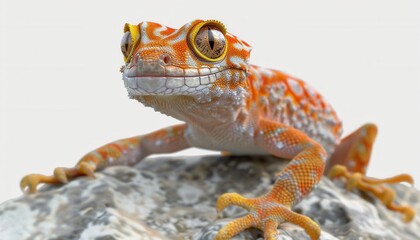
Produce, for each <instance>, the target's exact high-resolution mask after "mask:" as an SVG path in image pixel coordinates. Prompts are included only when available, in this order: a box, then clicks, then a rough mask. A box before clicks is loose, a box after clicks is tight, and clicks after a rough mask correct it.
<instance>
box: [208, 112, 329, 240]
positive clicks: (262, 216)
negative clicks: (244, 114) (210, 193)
mask: <svg viewBox="0 0 420 240" xmlns="http://www.w3.org/2000/svg"><path fill="white" fill-rule="evenodd" d="M255 138H256V143H257V144H258V145H259V146H261V147H262V148H264V149H266V150H267V151H268V152H269V153H271V154H273V155H275V156H278V157H281V158H289V159H292V161H291V162H290V164H289V165H288V166H287V167H286V168H284V169H283V170H282V171H281V172H280V173H279V174H278V176H277V180H276V182H275V184H274V186H273V188H272V189H271V191H270V192H268V193H267V194H265V195H263V196H261V197H257V198H251V199H247V198H245V197H242V196H241V195H239V194H237V193H225V194H223V195H222V196H220V198H219V199H218V201H217V205H216V208H217V211H218V212H220V211H222V210H223V209H224V208H226V207H227V206H229V205H237V206H240V207H243V208H245V209H247V210H249V215H247V216H245V217H242V218H239V219H237V220H234V221H233V222H231V223H229V224H228V225H226V226H225V227H223V228H222V229H221V230H220V231H219V233H218V234H217V236H216V238H215V239H216V240H224V239H230V238H232V237H233V236H235V235H236V234H238V233H239V232H241V231H243V230H245V229H247V228H250V227H256V228H259V229H261V230H263V232H264V239H266V240H274V239H277V238H276V236H277V235H278V231H277V227H278V226H279V225H280V224H282V223H284V222H290V223H293V224H296V225H299V226H301V227H302V228H304V229H305V231H306V232H307V234H308V235H309V236H310V237H311V239H312V240H315V239H318V238H319V236H320V228H319V226H318V224H316V223H315V222H314V221H312V220H311V219H310V218H309V217H306V216H304V215H301V214H298V213H295V212H293V211H292V210H291V208H292V206H293V205H295V204H296V203H298V202H299V201H300V200H301V199H302V198H303V197H304V196H306V195H307V194H309V193H310V192H311V191H312V189H313V187H315V185H316V183H317V182H318V181H319V180H320V178H321V176H322V173H323V171H324V166H325V160H326V157H327V155H326V152H325V150H324V148H323V147H322V146H321V145H320V144H318V143H317V142H315V141H313V140H312V139H311V138H309V137H308V136H306V135H305V134H303V133H302V132H300V131H299V130H297V129H295V128H292V127H290V126H286V125H283V124H281V123H278V122H274V121H270V120H265V119H264V120H260V121H259V124H258V130H257V131H256V134H255Z"/></svg>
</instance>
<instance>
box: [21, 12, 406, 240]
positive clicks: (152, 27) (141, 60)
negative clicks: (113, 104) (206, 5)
mask: <svg viewBox="0 0 420 240" xmlns="http://www.w3.org/2000/svg"><path fill="white" fill-rule="evenodd" d="M121 49H122V52H123V54H124V60H125V62H126V64H125V66H123V67H122V68H121V72H122V73H123V80H124V84H125V86H126V88H127V91H128V94H129V96H130V98H133V99H136V100H138V101H140V102H142V103H143V104H144V105H146V106H150V107H153V108H154V109H155V110H156V111H159V112H162V113H164V114H167V115H169V116H172V117H175V118H177V119H179V120H182V121H184V122H185V123H184V124H180V125H176V126H172V127H168V128H165V129H162V130H159V131H156V132H152V133H150V134H147V135H142V136H138V137H132V138H128V139H123V140H119V141H116V142H113V143H110V144H107V145H105V146H103V147H100V148H98V149H96V150H94V151H92V152H90V153H88V154H87V155H85V156H84V157H83V158H82V159H81V160H80V161H79V162H78V163H77V165H76V166H75V167H73V168H56V169H55V171H54V175H53V176H44V175H39V174H31V175H28V176H26V177H24V178H23V179H22V182H21V187H22V188H23V189H24V188H26V187H28V188H29V190H30V191H31V192H35V191H36V188H37V185H38V184H39V183H66V182H68V180H69V179H72V178H75V177H77V176H80V175H88V176H92V177H93V176H94V171H97V170H100V169H103V168H105V167H107V166H109V165H119V164H134V163H136V162H138V161H140V160H141V159H143V158H145V157H146V156H149V155H151V154H157V153H170V152H175V151H179V150H182V149H186V148H189V147H199V148H204V149H212V150H218V151H223V152H229V153H231V154H272V155H275V156H278V157H281V158H286V159H290V160H291V162H290V164H289V165H288V166H287V167H286V168H285V169H283V170H282V171H281V172H280V173H279V174H278V176H277V180H276V182H275V184H274V185H273V188H272V190H271V191H270V192H268V193H267V194H265V195H263V196H261V197H257V198H252V199H247V198H244V197H242V196H241V195H239V194H236V193H226V194H223V195H222V196H220V198H219V199H218V201H217V204H216V208H217V211H218V212H221V211H222V210H223V209H224V208H225V207H227V206H229V205H238V206H241V207H243V208H245V209H247V210H249V214H248V215H246V216H244V217H242V218H239V219H236V220H234V221H232V222H231V223H230V224H228V225H227V226H225V227H224V228H222V229H221V230H220V231H219V233H218V235H217V236H216V239H217V240H220V239H230V238H231V237H233V236H234V235H236V234H238V233H239V232H241V231H243V230H245V229H247V228H249V227H256V228H259V229H261V230H262V231H263V232H264V238H265V239H275V238H276V235H277V234H278V231H277V228H278V227H279V225H281V224H282V223H284V222H291V223H294V224H297V225H299V226H301V227H303V228H304V229H305V230H306V232H307V233H308V235H309V236H310V238H311V239H318V238H319V236H320V228H319V226H318V225H317V224H316V223H315V222H314V221H312V220H311V219H310V218H308V217H306V216H303V215H300V214H297V213H295V212H293V211H292V210H291V207H292V206H293V205H295V204H296V203H298V202H299V201H300V200H301V199H302V198H303V197H305V196H306V195H307V194H309V193H310V192H311V191H312V189H313V188H314V187H315V186H316V184H317V182H318V181H319V180H320V178H321V176H322V174H323V173H324V170H325V166H327V171H328V172H330V175H331V176H332V177H339V176H341V177H344V178H345V179H346V180H347V183H348V187H349V188H350V189H351V188H358V189H360V190H362V191H366V192H370V193H372V194H373V195H375V196H376V197H377V198H379V199H380V200H382V201H383V202H384V204H385V205H386V206H387V207H388V208H389V209H391V210H395V211H399V212H401V213H403V214H404V216H405V220H406V221H409V220H411V219H412V218H413V216H414V211H413V210H412V209H411V208H409V207H407V206H397V205H395V204H394V203H393V198H394V195H393V194H394V193H393V191H392V190H390V189H389V188H387V187H385V186H383V185H382V183H396V182H400V181H407V182H412V179H411V177H410V176H408V175H399V176H396V177H394V178H390V179H385V180H376V179H372V178H368V177H365V176H364V175H365V172H366V167H367V164H368V161H369V156H370V152H371V148H372V144H373V141H374V139H375V136H376V127H375V125H373V124H367V125H365V126H363V127H361V128H360V129H359V130H357V131H356V132H354V133H353V134H351V135H350V136H348V137H346V138H344V139H343V140H340V137H341V132H342V128H341V121H340V120H339V119H338V117H337V115H336V113H335V111H334V110H333V108H332V107H331V106H330V105H329V104H328V103H327V102H326V100H325V99H324V98H323V97H322V96H321V95H320V94H319V93H318V92H317V91H316V90H314V89H313V88H312V87H310V86H309V85H308V84H306V83H305V82H303V81H301V80H299V79H297V78H295V77H292V76H289V75H287V74H285V73H283V72H280V71H277V70H271V69H266V68H262V67H258V66H254V65H249V63H248V60H249V56H250V51H251V47H250V46H249V45H248V44H247V43H246V42H244V41H242V40H240V39H238V38H237V37H236V36H234V35H232V34H230V33H228V32H226V29H225V27H224V25H223V24H222V23H220V22H218V21H214V20H209V21H202V20H196V21H193V22H190V23H188V24H186V25H184V26H183V27H181V28H180V29H172V28H168V27H165V26H162V25H160V24H157V23H151V22H142V23H140V24H138V25H129V24H126V26H125V28H124V37H123V39H122V42H121ZM327 160H328V161H329V162H328V164H327V165H326V161H327Z"/></svg>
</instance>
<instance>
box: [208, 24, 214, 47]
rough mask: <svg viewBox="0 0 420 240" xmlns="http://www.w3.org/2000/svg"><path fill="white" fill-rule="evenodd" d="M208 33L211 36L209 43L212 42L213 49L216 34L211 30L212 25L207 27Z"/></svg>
mask: <svg viewBox="0 0 420 240" xmlns="http://www.w3.org/2000/svg"><path fill="white" fill-rule="evenodd" d="M207 30H208V31H207V33H208V36H209V43H210V48H211V50H213V47H214V36H213V32H212V31H211V29H210V27H208V28H207Z"/></svg>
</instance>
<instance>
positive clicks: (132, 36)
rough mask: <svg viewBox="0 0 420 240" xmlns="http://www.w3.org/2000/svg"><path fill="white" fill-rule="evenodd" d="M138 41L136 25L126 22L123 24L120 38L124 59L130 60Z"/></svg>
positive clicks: (137, 27)
mask: <svg viewBox="0 0 420 240" xmlns="http://www.w3.org/2000/svg"><path fill="white" fill-rule="evenodd" d="M139 42H140V29H139V26H138V25H131V24H128V23H126V24H125V25H124V35H123V37H122V39H121V52H122V53H123V55H124V61H125V62H126V63H127V62H130V59H131V56H132V55H133V52H134V50H135V48H136V47H137V45H138V44H139Z"/></svg>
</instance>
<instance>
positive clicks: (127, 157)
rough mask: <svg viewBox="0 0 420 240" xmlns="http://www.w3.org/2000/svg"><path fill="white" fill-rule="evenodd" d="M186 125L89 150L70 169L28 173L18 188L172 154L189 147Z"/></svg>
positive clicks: (31, 189) (32, 189) (32, 187)
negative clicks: (52, 172)
mask: <svg viewBox="0 0 420 240" xmlns="http://www.w3.org/2000/svg"><path fill="white" fill-rule="evenodd" d="M186 128H187V125H186V124H180V125H175V126H171V127H167V128H164V129H161V130H158V131H155V132H152V133H149V134H146V135H142V136H136V137H131V138H126V139H121V140H118V141H115V142H112V143H109V144H106V145H104V146H102V147H100V148H98V149H96V150H94V151H91V152H89V153H88V154H86V155H85V156H84V157H82V158H81V159H80V161H79V162H78V163H77V164H76V165H75V166H74V167H72V168H65V167H58V168H56V169H55V170H54V174H53V175H51V176H46V175H42V174H29V175H27V176H25V177H23V178H22V180H21V182H20V187H21V189H22V191H25V190H26V189H28V190H29V192H31V193H33V192H36V191H37V186H38V185H39V184H42V183H48V184H62V183H67V182H68V181H69V180H72V179H74V178H77V177H79V176H89V177H92V178H94V177H95V176H94V172H95V171H98V170H102V169H104V168H106V167H107V166H110V165H134V164H135V163H137V162H139V161H140V160H142V159H144V158H145V157H147V156H149V155H151V154H157V153H172V152H176V151H180V150H183V149H186V148H189V147H190V144H189V143H188V142H187V140H186V139H185V130H186Z"/></svg>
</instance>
